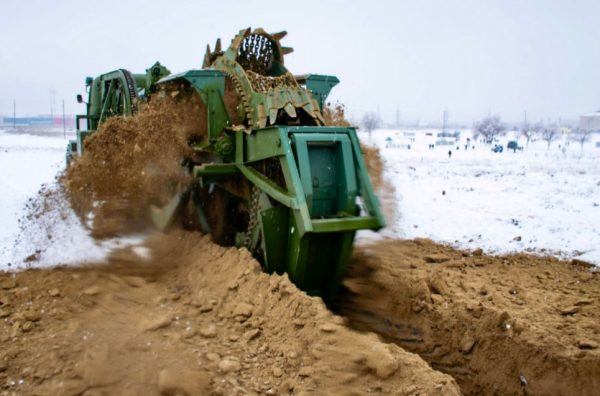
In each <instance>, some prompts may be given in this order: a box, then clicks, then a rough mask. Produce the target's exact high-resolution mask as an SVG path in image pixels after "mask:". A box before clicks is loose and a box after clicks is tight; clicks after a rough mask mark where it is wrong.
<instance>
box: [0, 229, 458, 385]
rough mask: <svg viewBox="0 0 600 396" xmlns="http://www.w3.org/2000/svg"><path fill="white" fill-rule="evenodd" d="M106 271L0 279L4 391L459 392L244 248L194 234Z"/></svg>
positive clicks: (155, 240)
mask: <svg viewBox="0 0 600 396" xmlns="http://www.w3.org/2000/svg"><path fill="white" fill-rule="evenodd" d="M148 246H149V247H151V248H150V249H149V252H148V251H147V252H140V251H137V254H136V252H134V251H130V250H123V251H119V252H117V253H115V254H114V255H113V257H112V259H111V264H110V265H108V266H93V267H84V268H57V269H54V270H27V271H23V272H19V273H14V274H7V273H3V274H0V287H1V289H0V316H1V317H2V318H3V323H4V326H2V327H0V346H1V347H0V350H1V351H2V352H0V389H1V390H2V391H3V392H8V393H10V392H15V393H17V394H39V395H42V394H56V395H80V394H83V395H102V394H159V393H160V394H181V395H185V394H187V395H195V394H217V395H218V394H222V395H231V394H265V393H266V394H316V393H319V394H367V393H375V394H415V393H427V394H444V395H448V394H458V390H457V386H456V384H455V382H454V380H453V379H452V378H451V377H449V376H447V375H445V374H442V373H439V372H435V371H433V370H431V368H430V367H428V365H427V364H426V363H425V362H424V361H423V360H422V359H421V358H419V357H418V356H417V355H414V354H412V353H408V352H405V351H404V350H402V349H401V348H400V347H398V346H396V345H393V344H385V343H382V342H381V341H379V340H378V339H377V337H376V336H375V335H373V334H359V333H357V332H355V331H352V330H349V329H348V328H347V327H346V326H344V320H343V319H342V318H341V317H339V316H335V315H333V314H331V313H330V312H329V311H328V310H327V309H326V308H325V306H324V305H323V303H322V302H321V300H320V299H317V298H311V297H308V296H307V295H306V294H304V293H302V292H300V291H299V290H297V289H296V288H295V286H293V285H292V284H291V283H290V282H289V280H288V278H287V277H286V276H278V275H267V274H264V273H263V272H262V271H261V270H260V266H259V264H258V263H257V262H256V261H255V260H254V259H252V258H251V257H250V254H249V253H248V252H247V251H246V250H244V249H236V248H223V247H220V246H217V245H214V244H213V243H211V242H210V241H209V238H208V237H201V236H200V235H199V234H198V233H191V232H174V233H172V234H170V235H158V234H157V235H155V236H153V237H152V238H150V239H149V240H148Z"/></svg>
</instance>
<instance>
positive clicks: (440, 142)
mask: <svg viewBox="0 0 600 396" xmlns="http://www.w3.org/2000/svg"><path fill="white" fill-rule="evenodd" d="M435 145H436V146H454V141H453V140H447V139H439V140H438V141H436V142H435Z"/></svg>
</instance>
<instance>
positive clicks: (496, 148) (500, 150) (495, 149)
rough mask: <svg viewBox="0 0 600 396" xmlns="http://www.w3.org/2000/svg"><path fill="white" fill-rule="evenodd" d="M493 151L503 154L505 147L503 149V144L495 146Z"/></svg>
mask: <svg viewBox="0 0 600 396" xmlns="http://www.w3.org/2000/svg"><path fill="white" fill-rule="evenodd" d="M492 151H493V152H494V153H501V152H502V151H504V147H502V145H501V144H495V145H494V147H492Z"/></svg>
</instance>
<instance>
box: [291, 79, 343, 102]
mask: <svg viewBox="0 0 600 396" xmlns="http://www.w3.org/2000/svg"><path fill="white" fill-rule="evenodd" d="M296 81H298V83H299V84H304V85H305V86H306V88H307V89H308V90H309V91H310V92H312V94H313V95H314V96H315V97H316V99H317V102H318V103H319V108H320V109H321V110H323V106H324V105H325V100H326V99H327V97H328V96H329V92H331V90H332V89H333V87H335V86H336V85H337V84H339V82H340V80H339V79H338V78H337V77H335V76H325V75H322V74H308V75H305V76H296Z"/></svg>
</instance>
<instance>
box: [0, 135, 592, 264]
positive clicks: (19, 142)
mask: <svg viewBox="0 0 600 396" xmlns="http://www.w3.org/2000/svg"><path fill="white" fill-rule="evenodd" d="M404 132H407V131H405V130H402V133H401V132H398V131H392V130H379V131H375V132H373V134H372V139H371V140H369V137H368V135H366V134H365V133H361V134H360V136H361V139H362V140H363V142H365V144H373V145H376V146H378V147H380V148H381V153H382V157H383V159H384V161H385V164H386V168H385V178H386V180H387V181H388V182H389V183H390V184H391V185H393V186H394V188H395V193H394V194H395V195H394V200H395V205H397V208H396V209H397V210H396V211H397V213H398V216H397V218H396V219H394V220H393V221H392V222H391V224H389V227H388V229H387V230H385V231H384V232H383V235H388V236H400V237H403V238H415V237H428V238H431V239H433V240H436V241H441V242H446V243H450V244H453V245H455V246H458V247H462V248H468V249H476V248H482V249H484V250H485V251H487V252H494V253H504V252H533V253H543V254H552V255H556V256H560V257H565V258H575V257H577V258H580V259H582V260H586V261H590V262H593V263H595V264H599V265H600V248H599V246H600V225H599V224H600V148H595V147H594V144H593V143H587V144H586V146H585V147H584V150H583V151H581V150H580V146H579V145H578V144H571V145H570V146H569V147H567V148H566V150H564V151H563V150H560V149H559V148H558V145H559V144H561V145H563V147H564V142H554V143H553V145H552V147H551V148H550V150H548V149H546V144H545V143H544V142H534V143H531V144H530V146H529V147H527V148H525V149H524V150H523V152H517V153H513V152H512V151H511V152H506V151H505V152H503V153H493V152H491V150H490V147H489V146H487V145H483V144H479V143H475V149H471V148H469V149H468V150H466V151H465V149H464V145H465V144H466V138H467V137H468V136H469V137H470V133H468V132H463V134H462V139H461V141H460V142H459V143H460V144H454V145H452V146H436V147H435V149H433V150H432V149H429V148H428V145H429V144H430V143H435V142H436V141H437V140H438V138H437V137H436V134H437V132H438V131H434V130H432V131H423V130H419V131H408V132H409V134H412V133H414V136H404ZM428 132H429V133H432V136H427V135H426V133H428ZM388 137H391V138H392V144H393V146H394V147H389V148H386V147H385V146H386V143H387V142H386V139H387V138H388ZM413 138H414V141H411V140H412V139H413ZM507 139H508V138H505V139H503V140H501V142H502V143H504V145H505V143H506V140H507ZM596 139H598V137H596ZM408 143H410V145H411V149H410V150H409V149H407V148H406V147H405V146H404V145H405V144H408ZM520 144H524V142H520ZM457 145H458V146H459V147H460V149H458V150H457V149H456V146H457ZM65 147H66V140H64V139H63V137H62V133H57V134H56V137H47V136H33V135H28V134H23V135H16V134H10V133H8V132H5V131H1V130H0V169H2V172H0V191H2V194H1V195H0V221H1V224H2V227H0V270H2V269H15V268H23V267H26V266H28V265H31V266H49V265H57V264H67V263H75V262H85V261H98V260H102V259H104V258H105V257H106V255H107V254H108V253H109V252H110V250H111V249H112V248H114V247H115V246H123V245H125V244H133V245H136V244H139V243H141V241H142V238H143V237H142V236H133V237H129V238H119V239H113V240H109V241H105V242H102V243H97V242H95V241H94V240H93V239H92V238H91V237H89V235H88V233H87V231H86V230H85V229H84V228H83V227H82V226H81V225H80V224H79V221H78V219H77V217H76V216H75V215H74V213H73V212H72V211H71V210H70V208H69V207H68V205H67V204H66V202H65V201H61V200H60V199H55V200H54V201H53V202H54V203H55V205H54V206H53V207H52V208H50V209H49V210H48V211H47V212H46V213H45V214H44V215H43V216H42V219H41V220H40V219H26V218H25V216H26V215H27V209H26V205H27V203H28V200H29V199H30V198H33V199H35V197H36V195H37V192H38V191H39V190H40V188H41V186H42V184H44V183H46V184H52V183H53V182H54V181H55V176H56V175H57V173H58V172H60V171H61V170H62V169H63V167H64V152H65V151H64V150H65ZM401 147H403V148H401ZM449 150H452V157H451V158H449V156H448V151H449ZM392 204H394V203H392ZM20 219H22V221H21V223H19V220H20ZM32 255H34V256H35V260H31V261H30V262H29V263H24V260H25V259H26V258H27V257H31V256H32ZM9 264H10V265H9Z"/></svg>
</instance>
